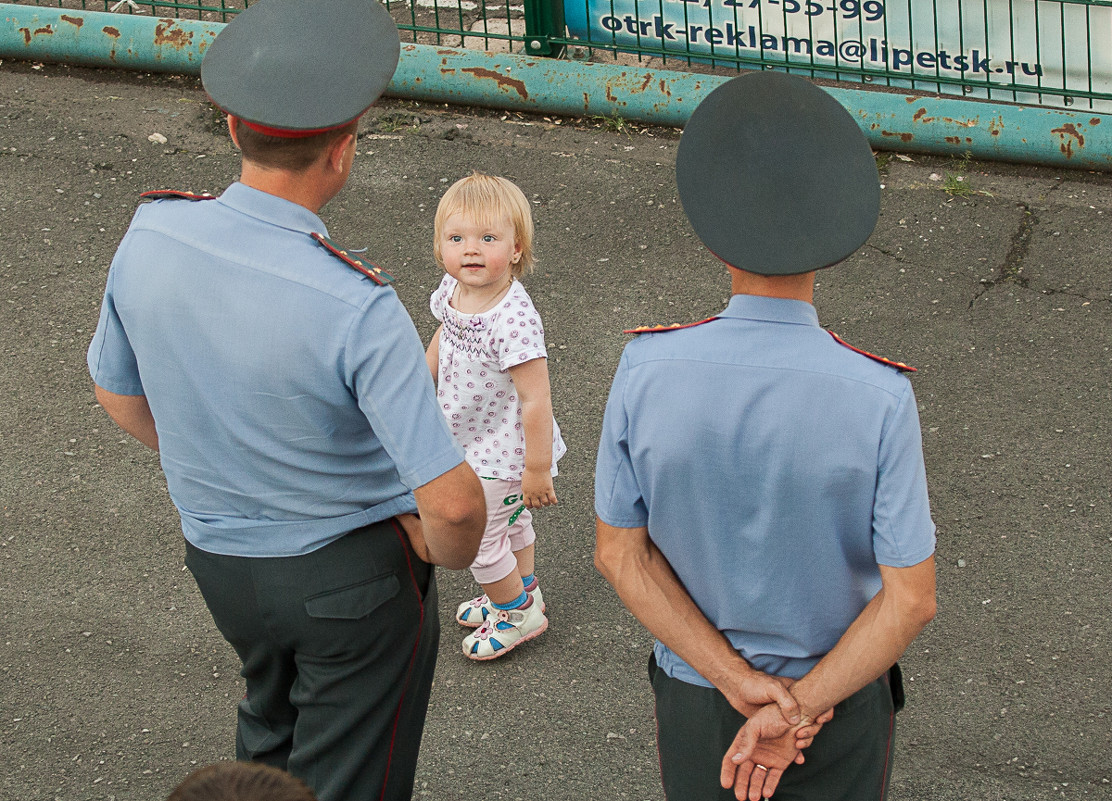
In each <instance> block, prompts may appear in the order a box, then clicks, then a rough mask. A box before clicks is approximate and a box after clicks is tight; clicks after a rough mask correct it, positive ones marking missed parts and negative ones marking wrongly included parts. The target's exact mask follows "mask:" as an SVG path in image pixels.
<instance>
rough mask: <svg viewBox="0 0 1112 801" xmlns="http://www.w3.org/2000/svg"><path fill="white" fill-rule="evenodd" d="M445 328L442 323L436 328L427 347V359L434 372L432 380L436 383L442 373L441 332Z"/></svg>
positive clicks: (431, 370)
mask: <svg viewBox="0 0 1112 801" xmlns="http://www.w3.org/2000/svg"><path fill="white" fill-rule="evenodd" d="M443 330H444V325H443V324H441V325H440V326H439V327H437V329H436V333H435V334H433V335H432V342H430V343H429V346H428V347H427V348H426V349H425V361H426V362H427V363H428V365H429V372H430V373H432V382H433V383H434V384H435V383H436V379H437V377H438V376H439V375H440V332H441V331H443Z"/></svg>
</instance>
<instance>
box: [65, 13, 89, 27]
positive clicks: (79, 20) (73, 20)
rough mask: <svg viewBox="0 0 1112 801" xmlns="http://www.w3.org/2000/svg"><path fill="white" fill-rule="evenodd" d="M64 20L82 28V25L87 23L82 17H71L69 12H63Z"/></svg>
mask: <svg viewBox="0 0 1112 801" xmlns="http://www.w3.org/2000/svg"><path fill="white" fill-rule="evenodd" d="M62 22H68V23H69V24H70V25H73V26H74V27H75V28H80V27H81V26H82V25H84V24H85V20H83V19H82V18H81V17H71V16H69V15H68V14H63V15H62Z"/></svg>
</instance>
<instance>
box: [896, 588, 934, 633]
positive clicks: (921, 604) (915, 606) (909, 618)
mask: <svg viewBox="0 0 1112 801" xmlns="http://www.w3.org/2000/svg"><path fill="white" fill-rule="evenodd" d="M936 614H938V601H937V600H936V599H935V595H934V593H933V592H931V593H924V594H922V595H917V596H915V597H913V598H911V599H910V602H909V603H906V604H905V605H904V609H903V619H904V625H905V626H906V627H907V628H908V629H909V630H910V631H913V632H914V635H913V636H918V634H919V632H921V631H922V630H923V629H925V628H926V627H927V624H928V623H930V622H931V621H932V620H934V616H935V615H936Z"/></svg>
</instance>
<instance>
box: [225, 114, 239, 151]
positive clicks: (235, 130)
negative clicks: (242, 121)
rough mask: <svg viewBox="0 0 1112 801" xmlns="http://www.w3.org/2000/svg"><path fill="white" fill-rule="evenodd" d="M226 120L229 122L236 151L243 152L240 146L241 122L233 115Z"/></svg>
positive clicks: (229, 130)
mask: <svg viewBox="0 0 1112 801" xmlns="http://www.w3.org/2000/svg"><path fill="white" fill-rule="evenodd" d="M226 119H227V120H228V133H229V134H230V135H231V137H232V143H233V144H234V145H235V146H236V149H239V150H241V149H242V148H240V146H239V120H238V119H236V118H235V117H233V116H232V115H231V114H229V115H227V117H226Z"/></svg>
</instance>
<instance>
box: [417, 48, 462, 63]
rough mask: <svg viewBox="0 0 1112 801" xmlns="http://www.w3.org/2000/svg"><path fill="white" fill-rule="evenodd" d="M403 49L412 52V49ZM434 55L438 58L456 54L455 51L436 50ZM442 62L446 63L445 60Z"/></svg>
mask: <svg viewBox="0 0 1112 801" xmlns="http://www.w3.org/2000/svg"><path fill="white" fill-rule="evenodd" d="M405 49H406V50H413V49H414V48H412V47H407V48H405ZM436 54H437V55H438V56H454V55H455V54H456V51H455V50H437V51H436ZM444 60H445V61H447V60H448V59H446V58H445V59H444Z"/></svg>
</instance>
